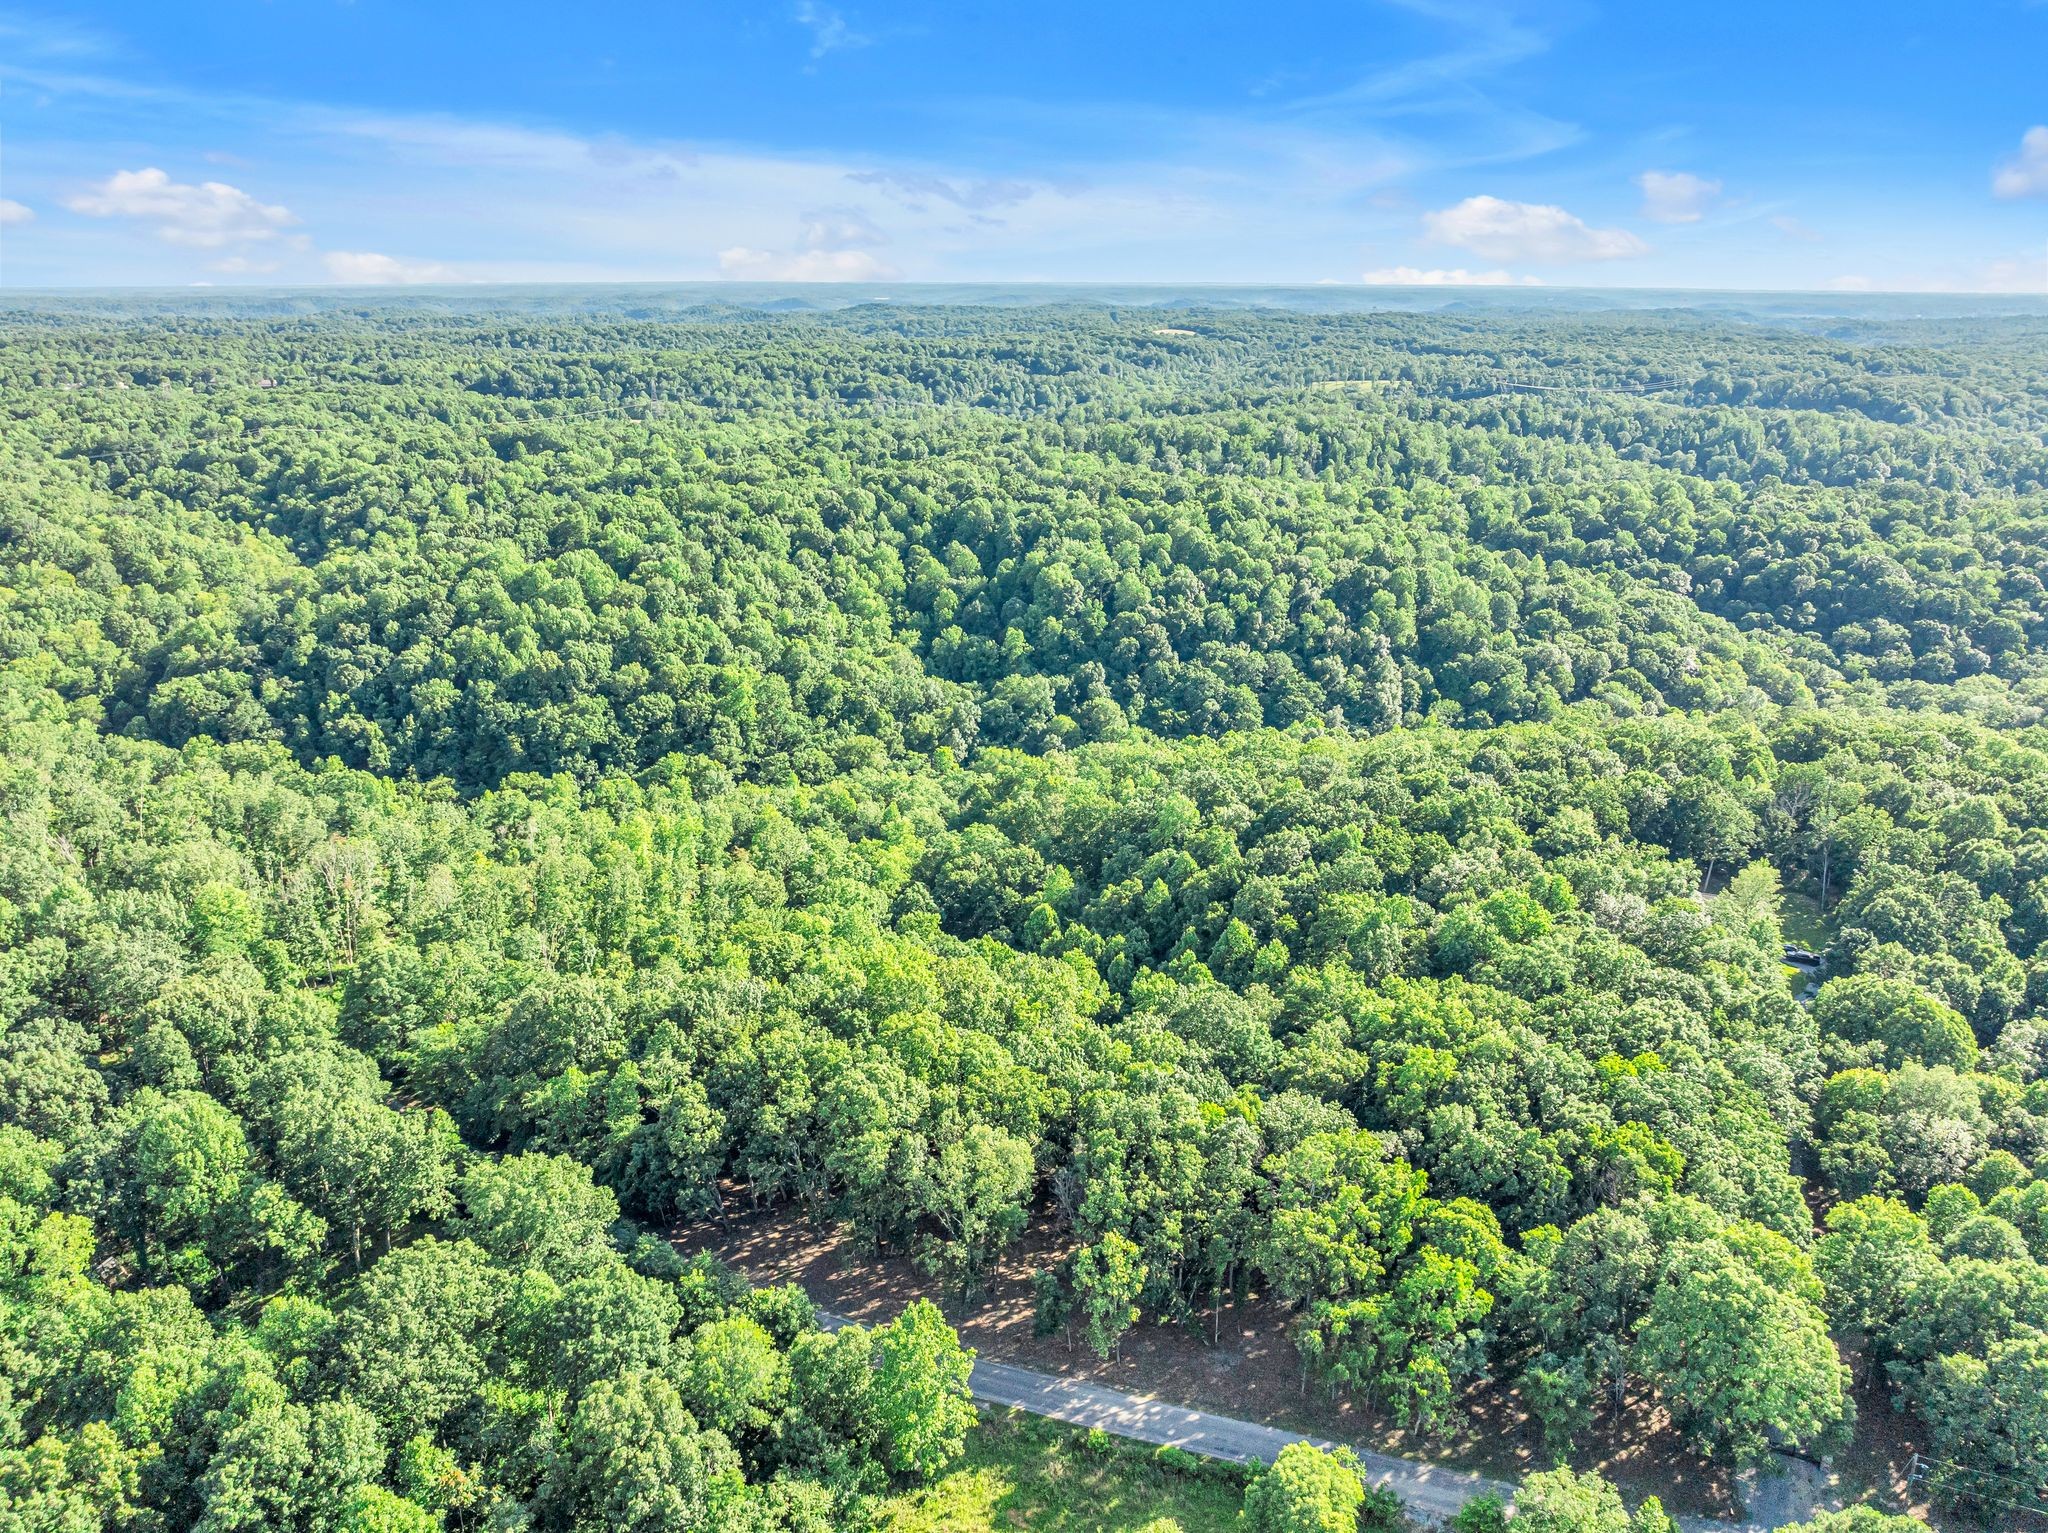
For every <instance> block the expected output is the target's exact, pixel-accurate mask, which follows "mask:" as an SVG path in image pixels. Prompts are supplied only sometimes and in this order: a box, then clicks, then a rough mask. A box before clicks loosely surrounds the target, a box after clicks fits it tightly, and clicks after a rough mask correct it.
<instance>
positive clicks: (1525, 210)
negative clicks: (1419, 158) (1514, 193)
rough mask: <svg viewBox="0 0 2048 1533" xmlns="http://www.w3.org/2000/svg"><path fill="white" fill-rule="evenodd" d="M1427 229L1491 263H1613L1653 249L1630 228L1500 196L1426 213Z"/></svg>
mask: <svg viewBox="0 0 2048 1533" xmlns="http://www.w3.org/2000/svg"><path fill="white" fill-rule="evenodd" d="M1422 227H1423V229H1424V230H1425V231H1426V232H1427V233H1428V235H1429V237H1430V238H1431V239H1432V240H1435V241H1436V242H1437V243H1438V244H1440V245H1457V246H1460V247H1462V248H1463V249H1466V250H1469V251H1471V252H1472V253H1473V254H1475V255H1481V256H1484V257H1486V258H1487V259H1488V260H1489V261H1613V260H1619V259H1622V258H1623V257H1627V256H1639V255H1647V254H1648V253H1649V250H1650V247H1649V246H1648V245H1646V244H1644V243H1643V241H1642V240H1640V239H1638V238H1637V237H1636V236H1635V235H1633V234H1631V233H1629V232H1628V231H1627V230H1626V229H1595V228H1592V227H1591V226H1589V225H1588V224H1587V223H1586V222H1585V220H1584V219H1581V218H1577V217H1575V216H1573V215H1572V214H1570V213H1567V212H1566V211H1565V210H1564V209H1563V208H1560V207H1556V206H1554V205H1552V204H1549V203H1540V202H1507V201H1504V200H1502V199H1501V198H1499V197H1467V198H1466V199H1465V200H1464V201H1463V202H1461V203H1459V204H1458V205H1457V206H1456V207H1449V208H1440V209H1438V210H1437V211H1436V212H1433V213H1425V214H1423V215H1422Z"/></svg>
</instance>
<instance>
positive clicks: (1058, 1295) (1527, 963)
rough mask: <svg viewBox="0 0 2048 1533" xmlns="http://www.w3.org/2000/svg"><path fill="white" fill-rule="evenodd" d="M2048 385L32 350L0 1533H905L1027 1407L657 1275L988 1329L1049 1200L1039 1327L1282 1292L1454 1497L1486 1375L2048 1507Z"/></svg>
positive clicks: (1100, 345)
mask: <svg viewBox="0 0 2048 1533" xmlns="http://www.w3.org/2000/svg"><path fill="white" fill-rule="evenodd" d="M2044 369H2048V325H2044V324H2042V323H2041V322H2039V321H2029V320H2025V319H2018V318H2012V317H2007V318H2003V319H2000V320H1999V321H1997V322H1996V323H1995V324H1994V323H1992V322H1990V321H1981V320H1978V321H1973V320H1970V319H1967V318H1961V317H1951V318H1946V319H1925V320H1915V319H1907V318H1897V319H1890V320H1886V321H1884V322H1882V323H1879V322H1877V321H1875V320H1867V321H1865V322H1863V323H1861V324H1860V325H1858V326H1852V327H1847V328H1846V330H1845V332H1844V333H1841V334H1828V333H1819V332H1817V331H1816V330H1815V329H1814V327H1812V326H1811V325H1793V324H1788V323H1781V322H1776V321H1773V320H1772V319H1771V318H1770V317H1769V316H1764V317H1762V318H1756V317H1751V318H1736V317H1730V316H1723V315H1713V314H1703V313H1678V312H1614V313H1593V312H1573V311H1563V310H1529V311H1519V310H1509V309H1502V310H1498V311H1478V312H1462V313H1448V312H1447V313H1439V314H1408V313H1401V314H1387V313H1381V314H1342V313H1333V312H1294V311H1282V310H1264V309H1261V310H1256V311H1252V310H1244V309H1228V308H1221V307H1199V308H1168V309H1162V308H1154V307H1140V306H1136V305H1119V304H1114V303H1078V302H1077V303H1071V304H1057V305H1050V306H1042V307H1036V308H1006V307H937V306H933V307H911V306H904V305H888V306H884V305H856V306H852V307H847V308H843V309H838V310H834V311H830V312H800V313H764V312H759V311H748V310H740V309H734V308H730V307H703V308H694V309H681V310H677V311H673V312H659V313H649V314H645V315H640V316H633V315H627V314H622V313H616V312H613V313H604V312H568V311H564V312H549V311H547V310H545V309H539V310H535V309H530V308H528V307H525V306H522V305H516V304H509V303H508V304H505V305H502V306H493V305H490V304H483V303H479V304H473V305H468V306H455V307H452V308H449V309H446V310H437V309H435V308H432V307H427V306H421V305H418V304H397V305H393V306H391V307H386V308H376V307H369V306H363V307H355V306H343V307H330V308H328V309H326V310H324V311H322V312H316V313H295V312H290V311H289V307H288V306H285V307H275V306H263V305H258V306H254V307H251V308H247V309H243V310H238V309H236V308H234V307H233V306H225V307H223V306H219V305H215V306H209V307H204V308H199V309H194V310H190V311H179V310H176V309H172V310H168V311H163V312H154V311H144V312H129V311H128V310H127V309H124V308H123V307H122V306H121V305H119V304H115V303H94V302H82V303H78V304H74V305H70V306H64V307H60V306H52V305H45V306H34V305H31V306H27V307H24V308H21V309H19V310H17V311H15V312H13V313H10V314H8V315H5V316H4V317H0V418H4V421H5V426H4V430H0V485H4V489H5V493H4V495H0V1226H4V1228H5V1231H6V1238H5V1241H4V1243H0V1358H4V1364H5V1366H4V1368H0V1377H4V1380H5V1383H4V1385H0V1526H9V1527H11V1526H20V1527H23V1528H36V1529H42V1528H51V1529H56V1528H62V1529H65V1530H67V1533H68V1530H73V1529H77V1530H84V1529H93V1528H102V1527H105V1528H123V1529H125V1528H146V1529H157V1528H163V1529H182V1528H187V1527H197V1528H204V1529H207V1530H209V1533H214V1530H222V1533H224V1530H228V1529H242V1528H249V1529H254V1528H278V1527H285V1528H302V1529H307V1530H327V1529H364V1530H367V1529H372V1528H375V1529H386V1528H403V1529H415V1528H421V1529H424V1528H431V1527H438V1526H445V1527H448V1528H451V1529H471V1528H479V1529H480V1528H493V1529H499V1528H502V1529H512V1528H533V1529H537V1530H583V1529H598V1528H607V1529H609V1528H634V1529H640V1528H645V1529H671V1528H692V1527H705V1528H712V1527H717V1528H759V1529H762V1530H769V1529H778V1528H787V1529H792V1530H796V1529H813V1528H828V1527H850V1526H859V1525H861V1524H862V1522H863V1521H864V1520H865V1519H866V1518H868V1517H870V1516H871V1515H872V1513H873V1509H874V1508H875V1506H876V1505H877V1504H878V1503H877V1499H876V1498H877V1497H878V1496H879V1495H881V1494H882V1493H883V1492H885V1491H886V1490H887V1489H888V1488H889V1486H890V1485H891V1484H900V1483H902V1482H904V1481H905V1480H907V1479H915V1478H917V1477H920V1476H926V1475H929V1474H932V1473H934V1472H936V1471H937V1470H938V1469H940V1468H942V1467H943V1466H944V1465H945V1464H946V1463H947V1462H949V1461H950V1460H951V1459H952V1458H953V1457H954V1456H955V1455H957V1453H958V1452H959V1444H960V1440H961V1435H962V1433H963V1432H964V1431H965V1429H966V1423H967V1421H968V1420H969V1419H971V1412H970V1411H969V1408H968V1407H967V1406H966V1404H965V1401H964V1398H963V1391H964V1374H965V1367H966V1357H965V1355H964V1354H963V1353H962V1352H961V1350H960V1348H959V1347H958V1344H957V1340H956V1339H955V1338H954V1336H953V1335H952V1333H951V1332H950V1330H948V1328H947V1327H946V1325H945V1323H944V1321H943V1319H942V1317H941V1316H940V1315H939V1313H938V1312H937V1311H936V1310H933V1309H931V1308H930V1307H929V1306H921V1307H918V1308H916V1309H913V1310H911V1311H909V1312H907V1313H906V1314H905V1316H904V1317H903V1318H902V1319H901V1320H899V1321H898V1322H896V1323H895V1324H893V1325H892V1326H890V1327H887V1328H884V1329H882V1330H879V1331H875V1332H872V1333H871V1332H865V1331H861V1330H859V1329H858V1328H855V1329H853V1330H850V1331H844V1332H840V1333H837V1334H836V1335H833V1334H828V1333H826V1332H824V1331H822V1330H820V1329H819V1328H818V1325H817V1322H816V1317H815V1315H814V1313H813V1312H812V1311H811V1309H810V1307H809V1304H808V1302H807V1301H806V1300H805V1299H804V1298H803V1296H802V1295H801V1294H800V1293H798V1292H795V1291H792V1290H788V1289H762V1290H759V1291H753V1292H749V1291H748V1290H747V1289H746V1287H745V1285H744V1284H742V1283H739V1282H738V1281H737V1280H735V1279H734V1278H733V1277H732V1275H731V1274H729V1273H727V1272H724V1271H723V1270H722V1269H719V1268H718V1267H717V1266H716V1265H715V1264H711V1263H707V1262H702V1261H699V1262H694V1263H685V1262H683V1261H682V1260H681V1259H679V1258H678V1257H677V1256H676V1255H675V1254H674V1251H673V1248H672V1247H671V1246H670V1245H669V1244H668V1242H667V1240H666V1239H665V1238H663V1236H662V1232H665V1231H669V1230H672V1229H673V1228H675V1227H676V1226H678V1225H679V1224H681V1225H687V1224H689V1223H691V1222H693V1221H698V1220H704V1219H712V1218H717V1217H720V1216H721V1214H722V1213H723V1211H725V1210H726V1209H727V1208H728V1207H729V1206H730V1205H731V1204H732V1203H733V1201H734V1200H735V1199H739V1200H744V1201H745V1202H747V1203H748V1204H750V1205H755V1206H760V1205H768V1204H779V1205H787V1206H788V1207H790V1208H791V1209H793V1210H795V1211H797V1212H798V1213H799V1214H801V1215H802V1216H805V1217H809V1218H813V1219H816V1220H819V1221H833V1222H836V1223H838V1224H840V1225H842V1226H844V1227H845V1228H846V1229H848V1230H849V1231H850V1232H851V1233H852V1236H853V1238H854V1240H855V1241H856V1243H858V1244H859V1245H860V1246H861V1247H863V1248H864V1249H867V1250H872V1251H891V1252H900V1253H906V1254H908V1255H909V1256H911V1257H912V1258H914V1259H915V1260H916V1261H917V1262H918V1263H919V1264H920V1265H922V1266H923V1267H925V1269H926V1270H927V1271H929V1272H931V1273H933V1274H934V1275H936V1276H937V1277H938V1278H940V1279H941V1280H942V1281H943V1282H944V1283H945V1284H946V1285H947V1287H948V1288H949V1289H950V1290H951V1291H952V1292H954V1293H955V1294H956V1295H958V1296H959V1297H960V1298H961V1299H962V1300H963V1301H964V1300H970V1299H971V1298H972V1297H973V1296H974V1295H975V1294H976V1292H977V1291H978V1290H979V1288H980V1287H981V1286H982V1285H983V1284H985V1283H986V1282H987V1281H988V1278H989V1276H990V1274H991V1272H992V1271H993V1269H994V1266H995V1263H996V1261H997V1260H998V1258H999V1257H1000V1256H1001V1255H1002V1254H1003V1253H1004V1252H1005V1251H1006V1250H1008V1249H1010V1248H1011V1247H1012V1245H1013V1243H1014V1242H1015V1241H1016V1239H1017V1237H1018V1235H1019V1233H1020V1231H1021V1230H1022V1228H1023V1226H1024V1224H1025V1221H1026V1216H1027V1213H1028V1212H1030V1211H1031V1210H1034V1209H1037V1210H1050V1213H1051V1217H1052V1218H1053V1220H1054V1221H1055V1223H1056V1224H1057V1226H1058V1228H1059V1230H1060V1231H1061V1232H1062V1235H1063V1238H1064V1241H1065V1244H1064V1246H1063V1247H1062V1251H1061V1254H1060V1255H1059V1256H1058V1258H1057V1260H1055V1261H1052V1262H1050V1263H1049V1264H1048V1265H1047V1266H1046V1267H1045V1269H1044V1270H1043V1271H1042V1272H1041V1274H1040V1275H1039V1294H1040V1310H1041V1315H1040V1319H1041V1323H1042V1324H1043V1325H1044V1326H1046V1327H1047V1328H1048V1329H1061V1328H1065V1329H1067V1330H1069V1331H1070V1333H1071V1334H1073V1335H1074V1336H1075V1337H1076V1338H1085V1340H1086V1342H1087V1343H1088V1344H1089V1345H1091V1346H1093V1347H1095V1348H1096V1349H1097V1350H1099V1351H1101V1352H1103V1353H1105V1354H1108V1353H1111V1352H1113V1351H1114V1350H1115V1348H1116V1346H1117V1344H1118V1339H1119V1337H1120V1336H1121V1335H1122V1334H1123V1333H1124V1331H1125V1330H1127V1329H1128V1327H1129V1326H1130V1325H1132V1324H1133V1323H1134V1322H1135V1321H1137V1320H1138V1319H1140V1318H1143V1319H1145V1320H1165V1321H1170V1322H1180V1323H1184V1324H1186V1325H1188V1326H1190V1327H1197V1328H1198V1327H1200V1326H1202V1325H1203V1324H1204V1323H1205V1320H1206V1319H1207V1318H1208V1317H1209V1316H1210V1315H1211V1314H1212V1313H1213V1312H1214V1310H1215V1308H1216V1306H1217V1305H1218V1304H1219V1302H1220V1301H1221V1300H1222V1299H1223V1298H1225V1297H1226V1296H1229V1295H1232V1294H1238V1293H1243V1292H1246V1291H1249V1290H1252V1289H1256V1290H1257V1291H1259V1292H1262V1293H1267V1294H1272V1295H1276V1296H1278V1297H1279V1298H1281V1299H1282V1300H1284V1301H1286V1302H1287V1303H1288V1304H1289V1305H1290V1306H1292V1313H1293V1323H1292V1336H1293V1339H1294V1342H1295V1345H1296V1346H1297V1348H1298V1349H1299V1352H1300V1356H1301V1361H1302V1368H1303V1374H1304V1379H1305V1381H1307V1382H1308V1383H1309V1384H1310V1385H1312V1386H1313V1387H1317V1388H1321V1389H1324V1390H1328V1391H1333V1392H1337V1393H1341V1394H1344V1395H1346V1396H1348V1397H1350V1398H1352V1399H1354V1400H1356V1401H1357V1402H1358V1403H1359V1404H1360V1405H1361V1406H1362V1407H1364V1408H1368V1409H1371V1410H1373V1411H1377V1412H1380V1413H1383V1414H1384V1415H1385V1416H1386V1417H1388V1418H1390V1419H1395V1420H1398V1421H1401V1422H1403V1423H1404V1424H1406V1425H1408V1426H1410V1427H1412V1428H1413V1429H1414V1430H1415V1431H1417V1432H1418V1433H1421V1434H1425V1435H1426V1434H1429V1433H1432V1432H1436V1431H1440V1430H1443V1429H1444V1428H1446V1427H1447V1426H1448V1425H1449V1424H1451V1422H1452V1421H1453V1420H1454V1418H1455V1416H1456V1413H1457V1411H1458V1410H1459V1409H1460V1404H1459V1402H1460V1400H1461V1398H1462V1396H1463V1392H1464V1390H1465V1387H1466V1386H1467V1385H1468V1384H1470V1383H1471V1382H1472V1381H1473V1380H1475V1379H1480V1378H1490V1379H1495V1380H1500V1381H1503V1382H1504V1383H1505V1384H1506V1385H1509V1386H1512V1387H1513V1388H1514V1389H1515V1390H1516V1391H1517V1393H1518V1394H1519V1396H1520V1399H1521V1401H1522V1402H1523V1404H1524V1405H1526V1407H1527V1408H1528V1409H1529V1410H1530V1411H1531V1412H1532V1413H1533V1414H1534V1416H1535V1418H1536V1419H1537V1421H1538V1422H1539V1423H1540V1425H1541V1427H1542V1429H1543V1431H1544V1433H1545V1434H1546V1438H1547V1441H1548V1443H1549V1444H1550V1446H1551V1448H1552V1449H1553V1450H1554V1451H1555V1452H1556V1453H1557V1454H1558V1455H1559V1456H1560V1457H1568V1456H1569V1454H1570V1452H1571V1451H1572V1448H1573V1445H1574V1444H1575V1442H1577V1441H1578V1440H1579V1439H1580V1438H1581V1436H1582V1434H1583V1433H1584V1432H1585V1431H1586V1430H1587V1429H1588V1428H1589V1427H1590V1426H1592V1425H1594V1424H1596V1423H1599V1422H1603V1421H1608V1420H1610V1419H1612V1418H1613V1417H1615V1416H1616V1415H1617V1414H1618V1413H1619V1412H1621V1411H1622V1410H1623V1408H1624V1406H1625V1405H1626V1403H1627V1402H1628V1401H1629V1400H1630V1399H1631V1398H1648V1399H1652V1400H1654V1401H1656V1402H1658V1403H1660V1404H1661V1405H1663V1406H1664V1407H1666V1408H1668V1410H1669V1411H1670V1413H1671V1414H1672V1416H1673V1418H1674V1419H1675V1421H1676V1422H1677V1423H1678V1425H1679V1427H1680V1428H1681V1430H1682V1431H1683V1432H1684V1434H1685V1435H1686V1437H1687V1439H1688V1441H1689V1442H1690V1443H1691V1444H1692V1445H1693V1446H1694V1447H1696V1448H1697V1449H1698V1451H1699V1452H1701V1453H1702V1454H1705V1455H1709V1456H1712V1457H1714V1458H1716V1459H1718V1460H1720V1461H1722V1462H1724V1463H1729V1464H1739V1463H1748V1462H1753V1461H1756V1460H1759V1459H1761V1458H1763V1457H1764V1456H1766V1455H1767V1454H1768V1453H1769V1452H1770V1451H1771V1450H1772V1449H1773V1448H1776V1447H1783V1446H1791V1447H1796V1448H1799V1449H1801V1450H1802V1451H1809V1452H1825V1451H1828V1450H1830V1449H1832V1448H1834V1447H1836V1446H1839V1445H1841V1444H1843V1443H1845V1442H1847V1441H1848V1440H1849V1439H1850V1437H1851V1435H1852V1434H1853V1433H1854V1432H1855V1430H1856V1420H1855V1417H1856V1409H1855V1402H1856V1400H1857V1399H1862V1400H1863V1401H1865V1402H1866V1408H1867V1403H1868V1402H1869V1401H1871V1400H1877V1401H1881V1402H1884V1403H1883V1405H1881V1406H1880V1408H1892V1407H1896V1408H1897V1409H1899V1410H1902V1411H1905V1412H1908V1413H1910V1414H1911V1417H1912V1419H1913V1421H1914V1423H1915V1426H1914V1430H1915V1431H1916V1432H1917V1433H1919V1434H1920V1435H1919V1437H1918V1439H1917V1440H1918V1441H1920V1442H1921V1443H1923V1444H1924V1445H1925V1449H1926V1452H1927V1453H1928V1454H1929V1455H1930V1458H1931V1459H1932V1460H1933V1461H1935V1462H1936V1463H1938V1464H1939V1465H1941V1466H1944V1467H1942V1468H1941V1469H1940V1470H1939V1471H1938V1474H1937V1480H1936V1485H1935V1488H1936V1489H1937V1491H1938V1492H1939V1495H1940V1499H1941V1501H1942V1503H1943V1505H1944V1506H1945V1507H1946V1508H1947V1509H1948V1510H1949V1511H1951V1512H1953V1513H1956V1514H1958V1515H1961V1516H1965V1517H1969V1516H1975V1515H1978V1514H1984V1513H1991V1514H1993V1515H1995V1509H1996V1508H1997V1507H1998V1506H2000V1505H2006V1506H2009V1505H2010V1504H2012V1497H2013V1493H2014V1491H2013V1488H2014V1487H2015V1486H2019V1487H2024V1486H2026V1485H2028V1484H2032V1485H2034V1486H2039V1485H2041V1484H2042V1483H2043V1482H2044V1480H2048V1020H2044V1019H2043V1008H2044V1003H2048V730H2044V729H2043V727H2042V713H2043V707H2044V704H2048V395H2044V393H2043V391H2042V389H2041V387H2040V379H2041V377H2042V376H2043V375H2044ZM1788 933H1789V934H1790V935H1791V936H1793V937H1796V938H1797V939H1798V941H1799V942H1800V943H1801V944H1803V945H1809V946H1813V947H1816V948H1819V949H1822V950H1823V957H1824V960H1825V970H1824V973H1823V975H1821V976H1820V979H1821V980H1822V981H1823V982H1821V983H1819V985H1818V988H1817V990H1808V979H1807V977H1806V976H1805V975H1803V974H1802V975H1788V972H1787V969H1786V967H1785V964H1784V961H1783V960H1784V957H1785V953H1786V948H1787V941H1788ZM1802 992H1806V993H1802ZM1566 1478H1567V1482H1568V1483H1567V1488H1569V1487H1570V1484H1575V1483H1576V1482H1570V1481H1569V1477H1568V1476H1567V1477H1566ZM2001 1487H2002V1488H2003V1489H2002V1490H2001V1489H2000V1488H2001ZM1281 1493H1282V1482H1281V1481H1279V1480H1276V1481H1274V1483H1273V1488H1272V1489H1270V1490H1269V1491H1268V1492H1266V1493H1264V1495H1265V1499H1267V1500H1269V1501H1270V1500H1272V1498H1274V1497H1276V1496H1278V1495H1280V1494H1281ZM9 1517H12V1518H13V1519H15V1521H14V1522H13V1523H7V1522H6V1521H5V1519H7V1518H9ZM1560 1526H1562V1524H1560ZM1603 1526H1604V1524H1603Z"/></svg>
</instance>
